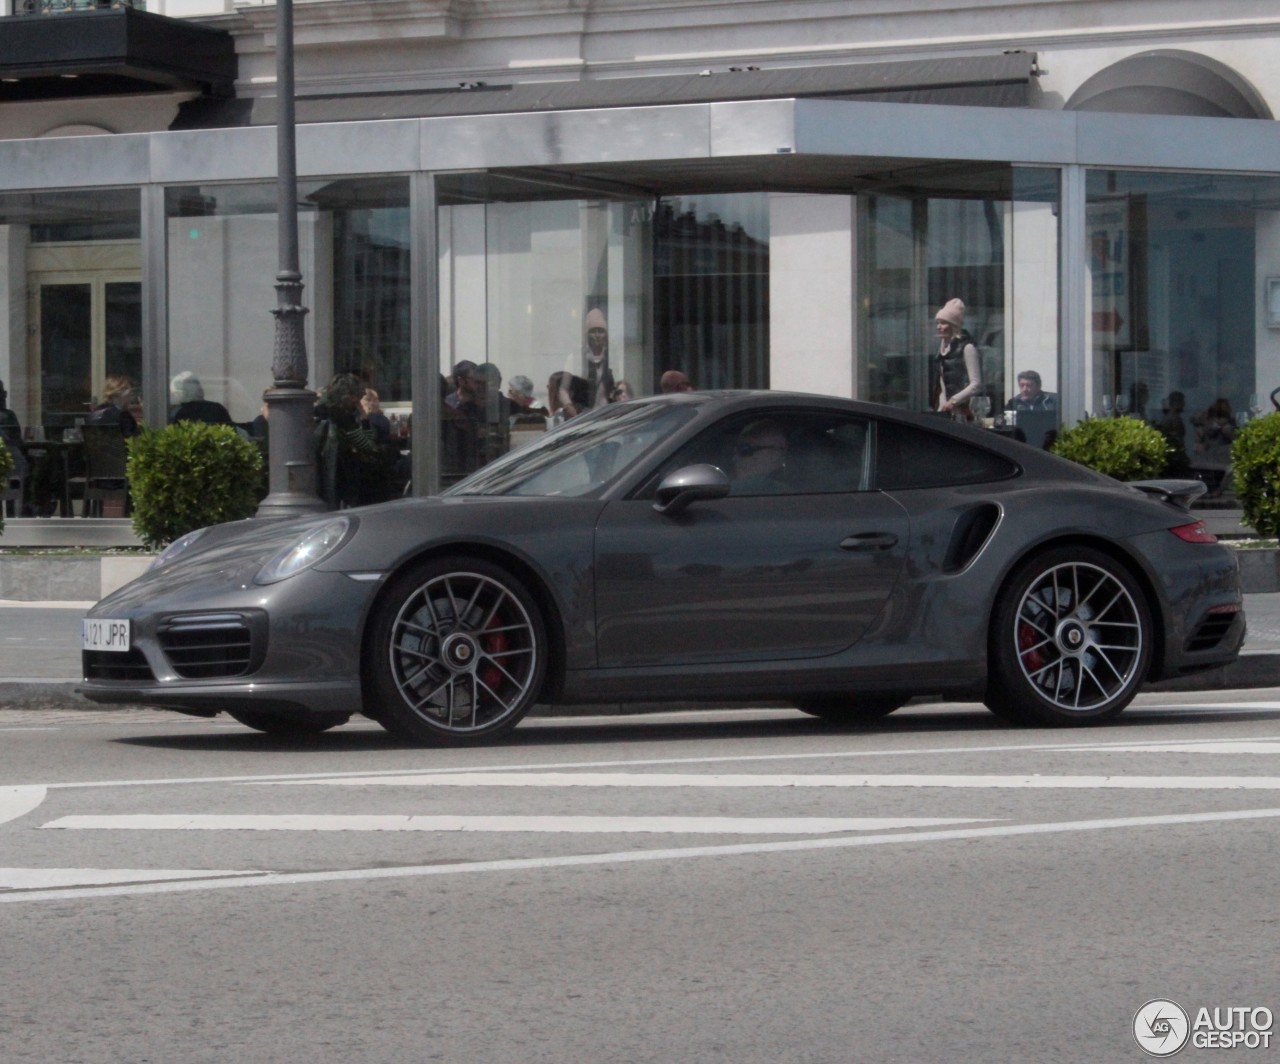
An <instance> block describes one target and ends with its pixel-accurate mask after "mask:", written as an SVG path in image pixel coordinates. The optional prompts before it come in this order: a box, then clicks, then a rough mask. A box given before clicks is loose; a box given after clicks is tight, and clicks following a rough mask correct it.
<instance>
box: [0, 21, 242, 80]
mask: <svg viewBox="0 0 1280 1064" xmlns="http://www.w3.org/2000/svg"><path fill="white" fill-rule="evenodd" d="M236 70H237V62H236V49H235V41H234V39H233V38H232V37H231V34H229V33H227V32H226V31H225V30H218V29H212V28H210V27H208V26H200V25H197V24H195V23H193V22H189V21H186V20H185V19H176V18H166V17H165V16H163V15H152V14H148V13H147V12H145V11H139V10H137V9H136V8H131V7H121V8H104V9H102V10H88V11H67V12H61V13H58V14H52V15H12V16H9V17H7V18H0V103H10V102H15V101H22V100H55V99H73V98H78V97H85V96H105V95H119V94H122V93H140V92H170V91H174V90H179V91H184V90H185V91H197V92H202V93H206V94H208V95H209V96H214V97H225V96H231V95H232V94H233V93H234V92H235V81H236Z"/></svg>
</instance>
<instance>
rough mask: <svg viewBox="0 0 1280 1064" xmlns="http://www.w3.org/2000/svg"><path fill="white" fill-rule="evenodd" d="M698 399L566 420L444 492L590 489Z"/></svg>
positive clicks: (689, 413)
mask: <svg viewBox="0 0 1280 1064" xmlns="http://www.w3.org/2000/svg"><path fill="white" fill-rule="evenodd" d="M695 409H696V404H695V403H694V402H690V401H687V400H686V401H684V402H680V403H669V402H656V403H644V402H641V403H618V404H615V405H610V406H605V407H598V408H597V409H595V410H593V411H591V412H590V413H589V414H584V415H582V416H581V417H578V418H574V419H573V420H571V421H566V422H565V423H564V424H563V425H561V426H560V427H559V428H558V429H556V430H555V431H553V432H550V433H548V434H547V435H546V436H545V437H544V438H543V439H541V440H539V441H538V442H537V443H535V444H533V445H532V446H529V447H523V448H521V449H520V450H518V451H512V452H511V453H509V454H506V455H503V456H502V457H501V458H499V459H497V460H496V461H493V462H491V463H489V465H487V466H485V467H484V468H483V469H480V470H477V471H476V472H475V473H473V474H471V476H469V477H467V479H466V480H463V481H461V482H460V483H458V484H455V485H454V486H453V487H452V488H450V489H449V490H448V491H446V492H444V494H445V495H562V496H582V495H590V494H591V493H592V492H593V491H596V490H598V489H599V488H601V487H603V486H604V485H605V484H606V483H608V482H609V481H610V480H612V479H613V478H614V477H616V476H617V475H618V474H619V473H621V472H622V471H623V470H624V469H626V468H627V467H628V466H630V465H631V464H632V463H633V462H634V461H636V460H637V459H638V458H639V457H640V456H641V455H643V454H645V453H646V452H647V451H648V450H649V449H650V448H652V447H653V446H654V444H655V443H658V442H659V441H660V440H663V439H666V438H667V437H668V436H670V435H671V433H673V432H674V431H675V430H676V429H677V428H678V427H679V426H680V425H683V424H684V423H685V422H687V421H688V420H689V419H690V418H692V417H693V416H694V413H695Z"/></svg>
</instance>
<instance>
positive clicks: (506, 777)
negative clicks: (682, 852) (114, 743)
mask: <svg viewBox="0 0 1280 1064" xmlns="http://www.w3.org/2000/svg"><path fill="white" fill-rule="evenodd" d="M267 786H281V787H294V786H313V787H314V786H324V787H645V788H649V787H709V788H735V787H795V788H809V787H946V788H968V789H975V790H1124V791H1150V790H1171V791H1219V790H1242V791H1276V790H1280V776H977V775H975V776H929V775H920V776H903V775H890V776H855V775H816V774H815V775H798V774H794V773H790V774H787V775H765V774H764V773H759V774H751V773H742V774H737V775H718V774H715V773H705V774H704V773H699V774H696V775H695V774H692V773H686V772H651V773H641V772H634V773H633V772H467V773H458V774H456V775H446V774H443V773H441V774H436V773H420V774H415V775H406V776H365V777H363V778H361V777H357V778H354V779H347V778H344V779H330V780H298V781H285V782H280V783H276V784H268V785H267Z"/></svg>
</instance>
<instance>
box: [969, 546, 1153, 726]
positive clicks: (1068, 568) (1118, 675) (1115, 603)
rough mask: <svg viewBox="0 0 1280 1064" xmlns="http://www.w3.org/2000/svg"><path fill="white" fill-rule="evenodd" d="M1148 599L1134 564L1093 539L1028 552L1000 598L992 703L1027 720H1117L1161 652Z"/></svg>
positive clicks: (993, 633) (994, 641)
mask: <svg viewBox="0 0 1280 1064" xmlns="http://www.w3.org/2000/svg"><path fill="white" fill-rule="evenodd" d="M1152 638H1153V632H1152V623H1151V614H1150V610H1149V609H1148V608H1147V603H1146V599H1145V598H1144V597H1143V594H1142V591H1141V589H1140V588H1139V587H1138V585H1137V583H1136V581H1135V580H1134V579H1133V577H1132V576H1131V575H1130V574H1129V572H1128V570H1127V569H1126V568H1125V567H1124V566H1123V565H1121V564H1120V563H1119V562H1117V561H1116V560H1115V559H1113V558H1112V557H1110V556H1109V555H1107V554H1104V553H1103V552H1102V551H1099V550H1095V549H1093V548H1091V547H1060V548H1057V549H1055V550H1052V551H1048V552H1046V553H1045V554H1042V555H1040V556H1038V557H1036V558H1033V559H1031V560H1030V561H1028V562H1026V563H1025V564H1024V565H1023V566H1022V567H1021V568H1020V569H1019V570H1018V571H1017V572H1016V573H1015V575H1014V577H1013V580H1012V582H1011V583H1010V585H1009V587H1008V590H1007V593H1005V594H1004V595H1003V596H1002V597H1001V601H1000V603H999V604H998V606H997V607H996V610H995V615H994V618H993V621H992V626H991V647H990V670H991V678H990V682H989V684H988V689H987V706H988V707H989V708H990V709H991V710H992V712H994V713H996V714H997V715H999V716H1001V717H1004V718H1005V719H1007V720H1011V721H1014V722H1016V723H1021V724H1051V725H1062V724H1091V723H1096V722H1099V721H1104V720H1110V719H1111V718H1113V717H1115V716H1116V715H1117V714H1119V713H1120V712H1121V710H1123V709H1124V708H1125V706H1127V705H1128V704H1129V703H1130V702H1131V701H1132V700H1133V696H1134V695H1136V694H1137V693H1138V689H1139V687H1141V685H1142V682H1143V680H1144V679H1145V678H1146V675H1147V669H1148V666H1149V664H1150V661H1151V644H1152Z"/></svg>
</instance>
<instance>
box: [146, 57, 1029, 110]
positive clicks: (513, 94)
mask: <svg viewBox="0 0 1280 1064" xmlns="http://www.w3.org/2000/svg"><path fill="white" fill-rule="evenodd" d="M1035 74H1036V55H1035V53H1034V52H1023V51H1014V52H1002V53H999V54H996V55H985V56H971V57H965V58H950V59H911V60H898V61H893V62H882V63H846V64H841V65H838V66H812V67H780V68H762V67H754V66H744V67H731V68H729V69H728V70H714V71H712V70H708V71H705V72H703V73H701V74H676V75H671V74H666V75H654V76H651V77H625V78H599V79H595V80H586V81H551V82H522V83H518V84H510V85H490V84H485V83H483V82H465V83H463V84H461V85H459V86H457V87H454V88H448V89H438V90H433V91H424V92H386V93H360V94H345V95H305V94H304V95H300V96H298V97H297V101H296V111H297V120H298V122H301V123H318V122H355V121H369V120H378V119H391V118H434V117H448V116H460V115H484V114H516V113H524V112H545V111H579V110H597V109H603V108H614V107H640V106H661V105H664V104H686V103H716V102H730V101H742V100H769V99H785V98H793V97H794V98H800V97H806V98H826V99H833V100H874V101H879V102H894V103H935V104H958V105H967V106H981V107H1026V106H1027V104H1028V101H1029V96H1030V93H1031V91H1032V79H1033V77H1034V76H1035ZM275 116H276V100H275V97H273V96H264V97H258V98H255V99H241V100H235V101H222V102H220V101H213V100H193V101H190V102H188V103H187V104H184V105H183V107H182V109H181V111H180V112H179V114H178V117H177V119H176V120H175V122H174V124H173V126H172V127H171V128H172V129H213V128H225V127H231V126H260V125H272V124H274V123H275V120H276V118H275Z"/></svg>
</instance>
